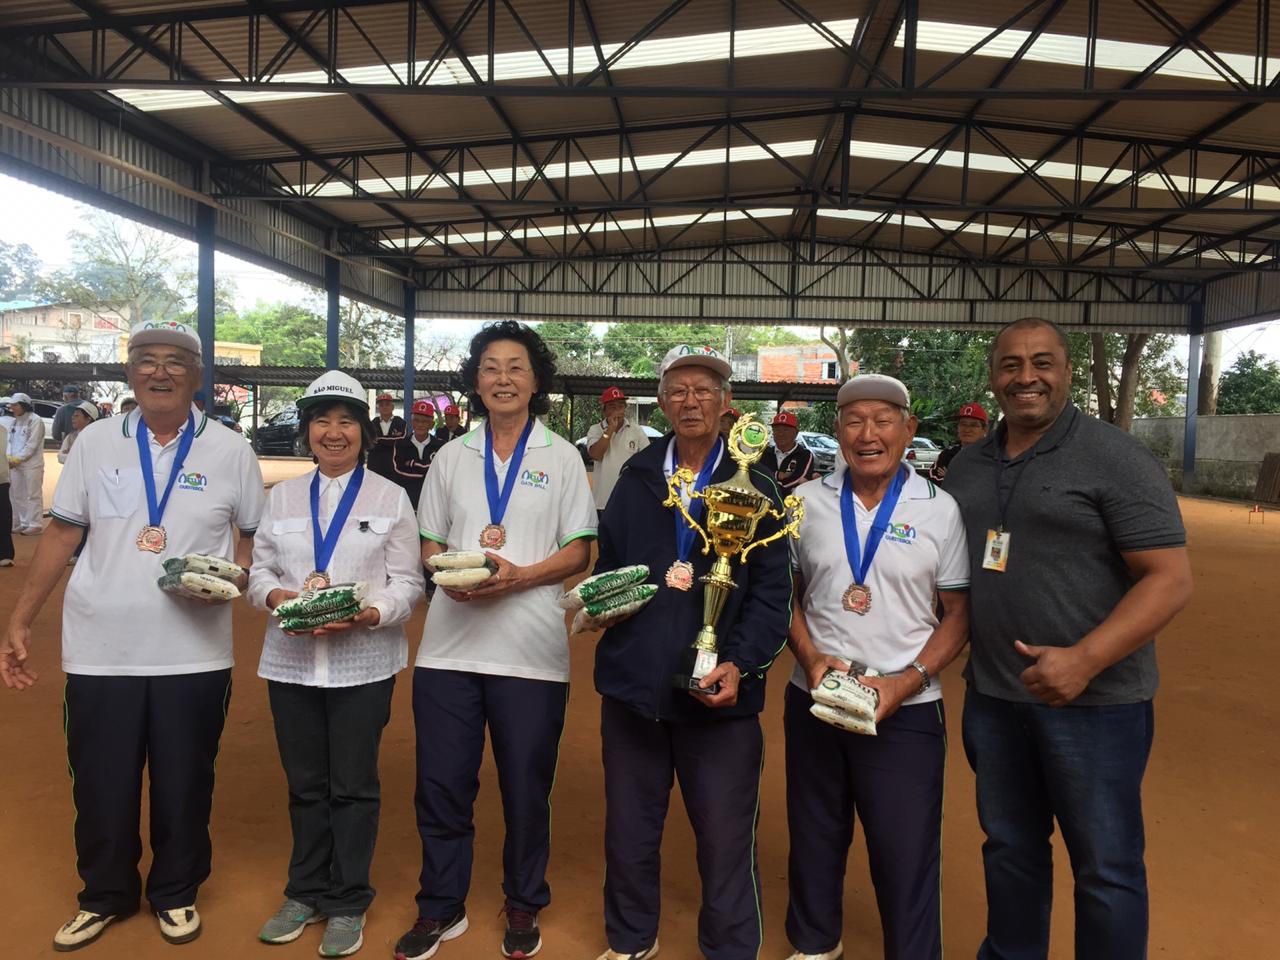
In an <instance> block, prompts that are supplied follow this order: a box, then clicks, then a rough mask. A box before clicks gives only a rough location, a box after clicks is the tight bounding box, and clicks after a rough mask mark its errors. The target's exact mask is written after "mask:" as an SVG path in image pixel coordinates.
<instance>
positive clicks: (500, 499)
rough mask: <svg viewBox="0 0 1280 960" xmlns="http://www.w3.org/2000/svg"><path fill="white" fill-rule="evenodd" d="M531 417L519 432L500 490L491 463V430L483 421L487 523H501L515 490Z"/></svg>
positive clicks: (496, 475) (531, 425) (529, 431)
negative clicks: (487, 504) (487, 505)
mask: <svg viewBox="0 0 1280 960" xmlns="http://www.w3.org/2000/svg"><path fill="white" fill-rule="evenodd" d="M533 421H534V418H533V417H532V416H530V417H529V422H528V423H526V424H525V425H524V430H522V431H521V432H520V439H519V440H517V441H516V448H515V450H514V451H512V453H511V459H510V460H509V461H507V475H506V477H504V478H503V481H502V489H501V490H499V489H498V469H497V467H496V466H494V462H493V428H492V427H491V426H490V425H489V423H488V421H485V425H484V495H485V496H486V497H487V498H488V500H489V522H490V523H499V524H500V523H502V518H503V517H504V516H506V513H507V502H508V501H509V500H510V499H511V491H512V490H514V489H515V488H516V474H518V473H519V472H520V462H521V461H522V460H523V459H524V448H525V444H527V443H528V442H529V434H530V433H532V432H533Z"/></svg>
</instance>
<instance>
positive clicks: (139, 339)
mask: <svg viewBox="0 0 1280 960" xmlns="http://www.w3.org/2000/svg"><path fill="white" fill-rule="evenodd" d="M153 344H159V345H161V346H166V347H181V348H182V349H183V350H190V351H191V352H192V353H194V354H195V355H196V356H197V357H198V356H200V335H199V334H197V333H196V331H195V328H194V327H191V326H189V325H188V324H185V323H181V322H179V321H177V320H144V321H143V322H142V323H135V324H134V325H133V329H131V330H130V331H129V349H130V350H132V349H133V348H134V347H147V346H151V345H153Z"/></svg>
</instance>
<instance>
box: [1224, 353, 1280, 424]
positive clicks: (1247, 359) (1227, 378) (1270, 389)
mask: <svg viewBox="0 0 1280 960" xmlns="http://www.w3.org/2000/svg"><path fill="white" fill-rule="evenodd" d="M1218 413H1219V414H1228V413H1280V363H1276V361H1274V360H1268V359H1267V358H1266V357H1265V356H1263V355H1262V354H1260V353H1258V352H1257V351H1256V350H1248V351H1246V352H1244V353H1242V354H1240V356H1238V357H1236V362H1235V363H1233V364H1232V365H1231V369H1230V370H1228V371H1227V372H1226V373H1224V374H1223V375H1222V381H1221V383H1220V384H1219V387H1218Z"/></svg>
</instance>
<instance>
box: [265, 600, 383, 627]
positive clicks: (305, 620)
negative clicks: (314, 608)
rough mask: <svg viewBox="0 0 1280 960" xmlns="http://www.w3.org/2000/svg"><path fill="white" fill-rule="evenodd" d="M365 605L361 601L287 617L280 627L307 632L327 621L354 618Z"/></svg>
mask: <svg viewBox="0 0 1280 960" xmlns="http://www.w3.org/2000/svg"><path fill="white" fill-rule="evenodd" d="M365 606H366V604H365V603H364V601H360V602H358V603H353V604H350V605H349V606H346V607H340V608H338V609H336V610H327V611H324V612H323V613H315V614H312V615H310V616H306V617H285V618H283V619H281V621H280V629H281V630H285V631H288V632H289V633H307V632H310V631H312V630H315V629H316V628H318V627H323V626H324V625H325V624H327V623H341V622H342V621H343V620H353V619H355V616H356V614H358V613H359V612H360V611H361V610H363V609H365Z"/></svg>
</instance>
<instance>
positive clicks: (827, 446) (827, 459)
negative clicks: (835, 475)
mask: <svg viewBox="0 0 1280 960" xmlns="http://www.w3.org/2000/svg"><path fill="white" fill-rule="evenodd" d="M796 439H797V440H798V441H799V442H800V444H801V445H802V446H803V447H804V448H805V449H806V450H808V451H809V452H810V453H812V454H813V468H814V469H815V470H817V471H818V473H820V474H822V475H823V476H825V475H826V474H828V473H830V472H831V471H832V470H834V469H835V468H836V458H837V457H838V456H840V444H838V443H836V440H835V437H829V436H827V435H826V434H825V433H810V432H809V431H807V430H803V431H801V432H800V433H799V434H797V435H796Z"/></svg>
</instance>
